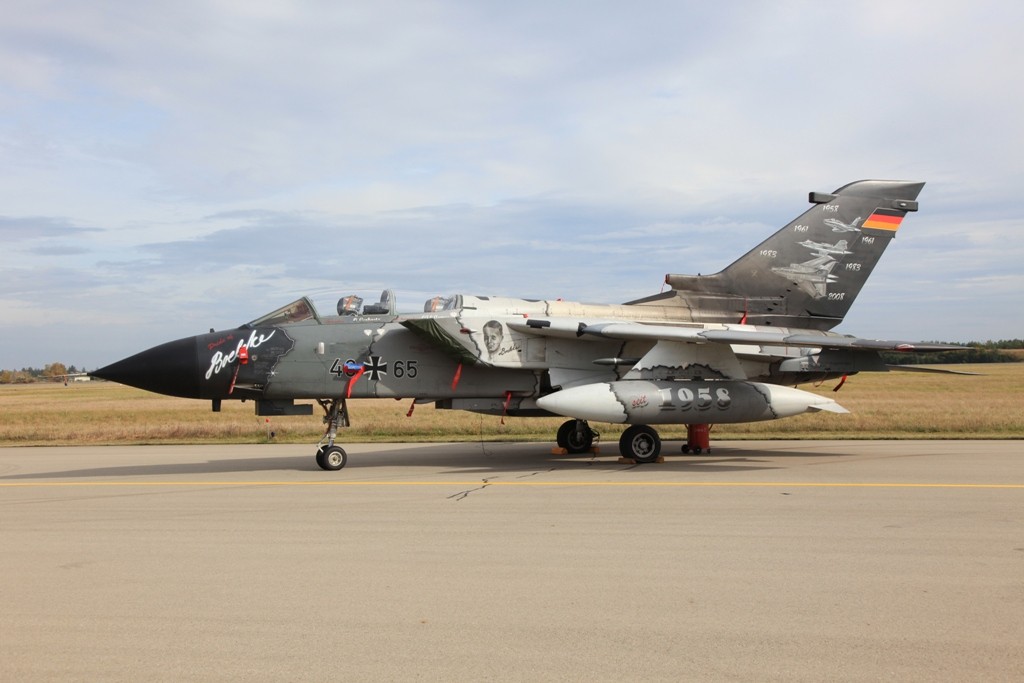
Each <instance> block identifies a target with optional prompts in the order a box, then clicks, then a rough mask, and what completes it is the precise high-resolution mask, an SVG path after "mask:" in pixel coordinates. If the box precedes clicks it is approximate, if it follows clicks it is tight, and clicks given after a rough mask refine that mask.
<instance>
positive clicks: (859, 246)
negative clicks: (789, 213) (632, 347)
mask: <svg viewBox="0 0 1024 683" xmlns="http://www.w3.org/2000/svg"><path fill="white" fill-rule="evenodd" d="M923 187H924V183H921V182H905V181H894V180H860V181H858V182H855V183H850V184H849V185H844V186H843V187H841V188H839V189H838V190H836V191H835V192H833V193H832V194H824V193H821V192H812V193H811V194H810V198H809V199H810V201H811V202H812V203H813V204H814V206H813V207H811V208H810V209H808V210H807V211H805V212H804V213H803V214H801V215H800V217H798V218H797V219H796V220H794V221H793V222H791V223H790V224H789V225H787V226H786V227H784V228H782V229H781V230H779V231H778V232H777V233H775V234H774V235H772V236H771V237H769V238H768V239H766V240H765V241H764V242H762V243H761V244H759V245H757V246H756V247H754V248H753V249H752V250H750V251H749V252H747V253H746V254H745V255H743V256H741V257H740V258H739V259H737V260H736V261H735V262H734V263H733V264H732V265H730V266H729V267H727V268H726V269H725V270H723V271H721V272H720V273H715V274H713V275H666V276H665V282H667V283H668V284H669V285H671V286H672V289H673V290H674V291H673V292H671V293H667V294H664V295H661V296H654V297H648V298H647V299H641V300H639V301H634V302H630V303H634V304H646V303H650V304H654V303H658V304H660V305H669V306H671V305H682V306H685V307H686V308H689V309H690V312H691V315H692V317H693V319H694V320H697V321H701V322H731V323H736V322H745V323H748V324H751V325H776V326H783V327H805V328H814V329H823V330H827V329H831V328H832V327H835V326H836V325H837V324H839V323H840V322H841V321H842V319H843V317H844V316H845V315H846V312H847V311H848V310H849V309H850V305H851V304H853V300H854V299H855V298H856V297H857V294H859V293H860V290H861V287H863V286H864V282H865V281H866V280H867V279H868V275H870V274H871V271H872V270H873V269H874V267H875V264H876V263H878V259H879V258H880V257H881V256H882V252H883V251H885V248H886V247H887V246H888V245H889V242H890V240H892V238H893V237H894V236H895V235H896V230H897V229H898V228H899V227H900V222H901V221H902V220H903V217H904V216H905V215H906V214H907V212H908V211H917V201H916V200H917V196H918V194H920V192H921V188H923ZM669 299H677V301H674V302H673V301H670V300H669Z"/></svg>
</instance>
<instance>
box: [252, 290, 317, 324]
mask: <svg viewBox="0 0 1024 683" xmlns="http://www.w3.org/2000/svg"><path fill="white" fill-rule="evenodd" d="M303 320H315V321H316V322H317V323H318V324H319V323H320V316H319V315H317V312H316V309H315V308H314V307H313V302H312V301H310V300H309V297H305V296H304V297H302V298H301V299H298V300H297V301H293V302H291V303H290V304H288V305H287V306H282V307H281V308H279V309H277V310H276V311H273V312H271V313H267V314H266V315H264V316H262V317H259V318H256V319H255V320H253V321H252V322H250V323H247V324H246V325H245V326H246V327H254V328H255V327H270V326H273V325H285V324H288V323H299V322H302V321H303Z"/></svg>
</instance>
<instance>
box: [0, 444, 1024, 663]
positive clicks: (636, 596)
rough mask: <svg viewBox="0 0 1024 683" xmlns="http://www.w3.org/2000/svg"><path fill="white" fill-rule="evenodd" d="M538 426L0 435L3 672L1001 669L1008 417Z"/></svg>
mask: <svg viewBox="0 0 1024 683" xmlns="http://www.w3.org/2000/svg"><path fill="white" fill-rule="evenodd" d="M606 448H607V447H606ZM549 449H550V444H535V443H534V444H513V443H507V444H480V443H474V444H358V445H352V446H349V447H347V450H348V452H349V465H348V467H346V468H345V469H344V470H341V471H340V472H323V471H321V470H319V469H318V468H317V466H316V464H315V463H314V461H313V456H312V448H311V447H309V446H292V445H259V446H150V447H78V448H7V449H0V680H3V681H38V680H105V681H129V680H130V681H138V680H150V681H179V680H203V681H207V680H213V681H216V680H246V681H261V680H287V681H294V680H318V681H323V680H414V679H415V680H455V679H458V680H466V681H470V680H511V681H535V680H580V681H583V680H585V681H595V680H604V681H623V680H674V681H675V680H702V681H703V680H786V681H791V680H814V681H820V680H850V679H870V680H878V679H889V680H944V681H945V680H985V681H997V680H1006V681H1010V680H1021V679H1024V444H1022V443H1021V442H1019V441H1017V442H1014V441H1005V442H983V441H955V442H950V441H892V442H881V441H773V442H768V441H749V442H720V443H716V444H715V449H714V452H713V454H712V455H710V456H708V455H703V456H682V455H672V456H670V457H669V459H668V461H667V462H665V463H664V464H659V465H640V466H630V465H623V464H619V463H618V462H617V456H616V455H612V454H608V455H603V454H602V455H597V456H594V457H592V456H589V455H588V456H585V457H579V456H577V457H568V456H552V455H551V454H550V453H549ZM607 449H608V450H609V451H613V450H614V449H613V448H607ZM666 450H675V451H678V444H666Z"/></svg>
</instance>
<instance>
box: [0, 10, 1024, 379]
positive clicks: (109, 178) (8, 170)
mask: <svg viewBox="0 0 1024 683" xmlns="http://www.w3.org/2000/svg"><path fill="white" fill-rule="evenodd" d="M1022 20H1024V6H1018V5H1017V4H1014V3H1005V2H981V3H980V4H979V3H973V4H970V5H968V4H962V3H946V2H940V3H939V4H938V5H935V4H924V3H917V2H907V3H897V4H893V3H888V2H880V1H875V0H865V1H860V2H849V3H844V4H842V5H836V4H829V3H810V2H783V3H777V4H773V5H771V6H768V5H764V6H761V5H757V4H750V3H747V4H744V5H740V6H732V5H730V6H716V5H714V4H709V3H696V2H657V1H655V2H649V3H642V4H640V5H630V6H628V7H627V6H626V5H622V4H617V3H604V2H598V3H574V2H571V3H560V4H556V5H552V4H551V3H538V2H524V3H517V4H516V5H508V4H499V3H468V4H467V3H456V2H445V1H442V2H435V3H419V2H401V1H393V2H382V3H373V4H372V5H360V4H353V3H335V2H327V1H316V0H309V1H307V2H302V3H291V4H281V3H265V2H240V1H229V0H220V1H218V2H213V3H209V2H198V1H197V0H184V1H182V2H173V3H172V2H166V1H163V0H158V1H157V2H153V3H146V4H144V5H143V4H140V5H130V4H129V5H126V4H124V3H120V2H116V3H115V2H112V1H111V0H106V1H104V0H99V1H98V2H93V3H84V4H83V3H71V2H57V3H51V4H47V5H39V4H38V3H32V2H28V1H27V0H14V1H13V2H10V3H8V6H5V17H4V22H3V25H2V26H0V94H2V95H3V96H2V97H0V207H2V210H3V212H4V214H5V215H6V216H7V217H6V218H3V219H0V239H2V240H3V243H4V244H5V245H7V248H6V249H4V251H3V252H0V268H2V270H3V272H4V275H3V276H2V277H0V281H2V282H3V283H4V285H5V287H6V288H5V289H4V290H3V299H4V301H3V302H0V318H2V319H4V320H6V321H7V322H5V323H2V324H3V325H5V327H3V328H2V329H0V333H2V334H3V335H4V338H5V339H10V338H12V337H15V336H17V335H15V334H14V333H15V332H16V331H17V330H18V329H20V327H21V326H29V327H31V326H32V325H44V323H45V324H49V323H47V322H45V321H49V320H52V319H54V318H58V319H64V320H69V319H73V320H75V322H76V325H77V326H78V329H79V330H80V332H81V333H82V335H83V339H86V340H102V342H88V344H89V348H88V349H85V348H84V347H83V348H82V350H83V351H84V352H85V353H87V354H89V356H88V357H91V358H95V359H98V360H108V359H109V357H108V356H109V354H116V353H121V352H122V351H123V352H125V353H127V352H129V351H132V350H133V349H131V348H129V347H130V345H131V344H134V343H138V342H140V341H143V342H145V341H147V340H145V339H141V336H143V333H142V332H139V331H138V330H146V331H147V332H146V334H150V335H152V336H153V337H154V339H153V343H155V342H157V341H161V339H160V338H156V337H157V336H158V335H166V336H167V337H172V336H180V335H182V334H187V333H191V332H193V331H195V328H198V329H205V328H206V327H208V326H211V325H215V326H216V325H220V324H222V323H223V324H230V323H237V322H239V321H240V320H245V319H249V318H252V317H255V316H257V315H259V314H261V313H263V312H266V311H267V310H270V309H271V308H274V307H276V306H277V305H279V304H281V303H284V301H282V299H287V298H288V297H294V296H298V295H300V294H302V293H305V292H312V293H313V294H314V295H315V296H317V297H318V304H320V305H321V306H322V307H324V308H333V301H332V300H333V299H334V298H336V297H337V296H339V295H340V293H341V292H343V291H346V290H347V289H349V288H356V289H370V290H372V289H376V288H383V287H384V286H393V287H395V288H396V289H398V290H399V294H400V297H399V301H400V304H403V302H414V304H413V305H407V306H406V309H407V310H408V309H410V308H411V309H415V308H418V306H419V304H418V303H415V302H416V301H417V299H423V298H426V297H427V296H432V295H433V294H437V293H450V292H453V291H467V292H477V293H483V294H486V293H493V294H510V295H522V296H528V297H547V296H551V297H554V296H562V297H565V298H580V299H585V300H590V301H622V300H628V299H631V298H635V297H638V296H643V295H646V294H650V293H653V292H654V291H657V289H658V288H659V287H660V286H661V278H662V276H663V275H664V273H667V272H682V273H694V272H709V271H715V270H719V269H721V268H722V267H724V266H725V265H727V264H728V263H729V262H730V261H732V260H733V259H734V258H736V257H737V256H739V255H740V254H741V253H743V251H745V250H746V249H747V248H749V247H751V246H753V245H754V244H757V243H758V242H759V241H760V240H761V239H763V238H764V237H765V236H766V235H767V234H769V233H770V232H772V231H773V230H774V229H776V228H778V227H780V226H782V225H784V224H785V223H786V222H787V221H788V220H790V219H791V218H792V217H793V216H795V215H797V214H798V213H799V212H800V211H801V210H802V209H803V208H804V207H805V206H806V204H805V203H804V199H805V197H806V195H805V193H806V192H807V191H809V190H824V191H828V190H831V189H834V188H835V187H838V186H839V185H842V184H845V183H847V182H850V181H852V180H856V179H859V178H867V177H896V178H907V179H920V180H926V181H928V185H927V187H926V188H925V191H924V193H923V194H922V198H921V207H922V208H921V211H920V212H919V214H917V215H915V216H913V217H912V218H911V219H908V220H907V222H906V225H905V226H904V228H901V231H900V235H899V238H898V239H897V240H896V242H894V244H893V245H892V246H891V247H890V253H888V254H887V255H886V257H885V258H884V259H883V261H882V263H881V265H880V266H879V269H878V270H877V271H876V273H875V275H874V276H873V277H872V278H871V280H869V282H868V285H867V286H866V287H865V290H864V292H863V293H862V295H861V298H860V299H859V300H858V302H857V304H856V305H855V306H854V307H853V310H852V311H851V315H850V317H849V319H848V320H847V322H846V324H845V325H844V328H845V329H849V330H850V331H852V332H856V333H862V332H863V333H865V334H872V335H875V336H884V335H885V334H886V330H888V329H893V328H895V329H896V330H905V331H908V332H910V333H914V332H915V331H916V332H919V333H921V334H924V336H926V337H928V338H941V337H945V338H950V339H956V338H964V337H983V336H1020V335H1019V332H1017V331H1016V330H1014V329H1007V328H1008V327H1012V319H1008V318H1007V317H1006V315H1005V313H1004V314H1001V315H997V314H996V313H994V309H1002V310H1004V311H1005V310H1006V309H1007V308H1011V309H1012V308H1013V306H1014V302H1013V301H1012V299H1011V298H1010V296H1011V295H1010V294H1009V293H1008V292H1007V283H1013V282H1015V281H1016V280H1015V279H1014V278H1015V277H1016V276H1017V275H1019V273H1020V272H1021V271H1020V265H1019V264H1020V263H1021V260H1020V259H1021V256H1022V254H1021V253H1020V247H1019V246H1018V245H1019V244H1020V240H1019V239H1018V238H1017V235H1018V232H1019V224H1020V219H1021V216H1022V214H1024V210H1022V209H1024V206H1022V201H1021V199H1020V197H1019V192H1018V188H1019V187H1020V186H1021V185H1022V183H1024V177H1022V176H1024V169H1022V167H1021V165H1020V162H1019V160H1020V159H1021V158H1022V156H1024V133H1022V131H1021V128H1020V125H1019V121H1020V120H1021V119H1022V118H1024V91H1022V90H1021V89H1020V88H1015V87H1012V84H1011V83H1010V81H1009V80H1007V74H1013V73H1016V72H1018V71H1020V67H1021V66H1022V60H1024V57H1022V56H1021V53H1020V51H1019V49H1018V46H1017V42H1018V41H1017V35H1016V33H1017V28H1016V27H1018V26H1020V25H1021V24H1022V23H1024V21H1022ZM950 36H955V37H956V39H955V41H956V46H957V47H956V49H950ZM85 226H88V227H85ZM55 259H57V261H56V262H55ZM967 283H969V284H967ZM971 297H974V298H973V300H972V298H971ZM67 302H73V304H72V305H67ZM51 311H60V314H59V315H56V316H54V315H51V314H50V313H48V312H51ZM982 312H984V313H986V314H991V316H990V317H989V318H988V319H985V318H984V316H983V315H982ZM33 316H36V317H35V318H33ZM90 318H91V319H92V320H103V321H104V323H103V324H102V325H101V324H99V323H90V322H89V320H90ZM15 320H16V321H17V325H16V326H14V325H15V323H14V322H12V321H15ZM33 320H35V323H33ZM41 321H42V322H41ZM963 321H969V323H970V327H969V329H965V327H964V324H963ZM861 326H863V327H861ZM864 328H867V329H864ZM33 329H37V330H38V334H35V333H33V334H26V335H21V337H22V338H19V340H18V341H17V342H15V343H13V344H10V343H9V344H6V345H5V348H4V349H3V354H2V355H0V366H3V365H5V364H8V365H18V366H20V365H25V364H32V363H35V364H41V363H44V362H51V361H52V360H54V358H45V357H44V358H40V357H38V354H39V353H41V352H42V351H41V349H44V348H47V347H46V344H47V342H46V339H45V335H47V334H50V335H52V334H53V333H54V332H55V330H54V329H52V328H45V327H41V326H38V327H35V328H33ZM108 336H112V337H116V339H115V340H114V341H108V340H107V337H108ZM908 336H910V337H913V336H915V335H914V334H910V335H908ZM84 343H86V342H83V344H84ZM112 344H116V345H117V346H116V348H115V347H112V346H111V345H112ZM135 350H137V349H135ZM90 362H91V361H90Z"/></svg>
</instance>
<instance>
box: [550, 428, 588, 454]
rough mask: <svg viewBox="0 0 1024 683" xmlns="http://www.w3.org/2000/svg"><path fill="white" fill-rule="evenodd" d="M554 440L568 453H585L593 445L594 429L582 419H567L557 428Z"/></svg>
mask: <svg viewBox="0 0 1024 683" xmlns="http://www.w3.org/2000/svg"><path fill="white" fill-rule="evenodd" d="M579 423H582V425H580V428H579V429H577V425H578V424H579ZM555 441H556V442H557V443H558V445H559V447H560V448H564V449H565V450H566V451H567V452H569V453H586V452H587V451H589V450H590V448H591V446H593V445H594V431H593V430H592V429H591V428H590V425H588V424H587V423H586V422H585V421H584V420H569V421H568V422H563V423H562V426H561V427H559V428H558V434H557V435H556V436H555Z"/></svg>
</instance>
